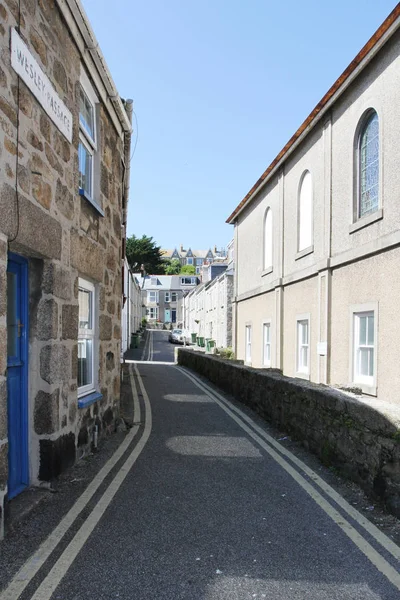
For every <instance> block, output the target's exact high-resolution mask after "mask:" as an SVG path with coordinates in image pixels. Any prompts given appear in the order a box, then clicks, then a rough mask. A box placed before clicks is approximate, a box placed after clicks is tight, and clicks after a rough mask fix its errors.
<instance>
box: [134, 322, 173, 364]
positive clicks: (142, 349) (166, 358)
mask: <svg viewBox="0 0 400 600" xmlns="http://www.w3.org/2000/svg"><path fill="white" fill-rule="evenodd" d="M169 333H170V332H169V331H165V330H162V329H147V331H146V335H145V338H144V340H143V341H142V343H141V344H140V346H139V348H135V349H133V350H128V352H127V354H126V357H125V358H126V359H127V360H128V361H129V360H134V361H140V362H159V363H164V362H165V363H173V362H174V360H175V358H174V357H175V348H176V344H170V343H169V342H168V336H169Z"/></svg>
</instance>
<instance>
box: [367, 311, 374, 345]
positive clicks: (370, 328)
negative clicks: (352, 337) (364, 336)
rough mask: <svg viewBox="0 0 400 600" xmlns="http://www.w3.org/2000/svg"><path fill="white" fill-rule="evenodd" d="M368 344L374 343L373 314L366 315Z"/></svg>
mask: <svg viewBox="0 0 400 600" xmlns="http://www.w3.org/2000/svg"><path fill="white" fill-rule="evenodd" d="M367 319H368V345H369V346H373V345H374V317H373V315H372V316H370V317H368V318H367Z"/></svg>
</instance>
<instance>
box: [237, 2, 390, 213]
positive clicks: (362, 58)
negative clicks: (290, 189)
mask: <svg viewBox="0 0 400 600" xmlns="http://www.w3.org/2000/svg"><path fill="white" fill-rule="evenodd" d="M399 17H400V2H399V3H398V4H397V5H396V7H395V8H394V9H393V10H392V12H391V13H390V14H389V16H388V17H387V18H386V19H385V21H384V22H383V23H382V25H380V27H379V28H378V29H377V30H376V31H375V33H374V34H373V35H372V36H371V38H370V39H369V40H368V42H367V43H366V44H365V45H364V46H363V47H362V49H361V50H360V52H359V53H358V54H357V56H356V57H355V58H354V59H353V60H352V61H351V63H350V64H349V65H348V66H347V67H346V69H345V70H344V71H343V73H342V74H341V75H340V76H339V77H338V78H337V79H336V81H335V83H334V84H333V85H332V86H331V87H330V88H329V90H328V91H327V93H326V94H325V95H324V96H323V98H322V99H321V100H320V101H319V102H318V104H317V105H316V106H315V108H314V109H313V110H312V111H311V113H310V114H309V115H308V117H307V118H306V119H305V121H303V123H302V124H301V125H300V127H299V128H298V129H297V131H296V132H295V133H294V134H293V135H292V137H291V138H290V140H289V141H288V142H287V144H286V145H285V146H284V147H283V148H282V150H281V151H280V152H279V154H278V155H277V156H276V157H275V158H274V160H273V161H272V162H271V164H270V165H269V166H268V167H267V169H266V170H265V171H264V173H263V174H262V175H261V177H259V178H258V180H257V181H256V183H255V184H254V185H253V187H252V188H251V189H250V191H249V192H248V193H247V194H246V196H245V197H244V198H243V200H242V201H241V202H240V203H239V204H238V206H237V207H236V208H235V210H234V211H233V212H232V213H231V215H230V216H229V217H228V218H227V220H226V223H228V224H233V223H234V222H235V220H236V218H237V217H238V216H239V214H240V213H241V212H242V210H244V208H246V207H247V206H248V205H249V204H250V202H251V201H252V200H253V198H254V197H255V195H256V194H257V193H258V192H259V191H260V190H261V188H262V187H263V186H264V185H265V184H266V183H267V182H268V181H269V179H270V176H272V175H273V174H274V173H275V171H276V169H277V168H279V167H280V166H281V164H282V162H284V160H285V159H287V158H288V156H289V155H290V153H291V152H293V151H294V150H295V148H296V147H297V146H298V145H299V144H300V143H301V141H302V140H303V138H304V137H306V136H307V135H308V133H309V132H310V131H311V130H312V129H313V127H314V126H315V125H316V124H317V123H318V121H319V120H320V119H321V118H322V116H323V115H324V114H325V112H326V111H327V110H328V109H329V108H330V106H331V104H333V103H334V102H335V101H336V100H337V99H338V98H339V96H340V95H341V94H342V93H343V92H344V91H345V89H346V88H347V87H348V85H350V83H351V82H352V81H353V79H355V77H357V76H358V74H359V73H360V71H362V69H364V68H365V66H366V65H367V64H368V62H369V61H370V60H371V59H372V58H373V56H375V54H376V53H377V52H378V51H379V49H380V48H381V47H382V46H383V45H384V44H385V43H386V42H387V40H388V39H389V38H390V37H391V36H392V35H393V33H394V31H396V29H397V28H398V27H399V25H400V19H399ZM396 21H398V22H397V23H396ZM391 28H393V31H390V30H391ZM352 75H353V78H352V79H350V78H351V76H352Z"/></svg>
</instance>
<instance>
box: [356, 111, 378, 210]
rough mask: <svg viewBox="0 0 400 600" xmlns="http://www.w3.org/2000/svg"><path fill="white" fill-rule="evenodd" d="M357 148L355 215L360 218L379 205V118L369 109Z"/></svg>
mask: <svg viewBox="0 0 400 600" xmlns="http://www.w3.org/2000/svg"><path fill="white" fill-rule="evenodd" d="M357 149H358V156H357V163H358V198H357V216H358V218H359V219H360V218H361V217H365V216H366V215H369V214H371V213H373V212H375V211H376V210H378V205H379V120H378V115H377V114H376V112H375V111H369V112H368V113H367V115H366V117H365V118H364V120H363V123H362V125H361V127H360V132H359V136H358V148H357Z"/></svg>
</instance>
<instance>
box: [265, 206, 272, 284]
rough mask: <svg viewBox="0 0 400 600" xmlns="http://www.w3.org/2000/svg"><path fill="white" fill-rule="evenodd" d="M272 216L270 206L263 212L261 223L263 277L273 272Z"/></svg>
mask: <svg viewBox="0 0 400 600" xmlns="http://www.w3.org/2000/svg"><path fill="white" fill-rule="evenodd" d="M273 233H274V229H273V215H272V209H271V207H270V206H268V208H267V209H266V211H265V214H264V221H263V275H267V274H268V273H272V270H273V238H274V235H273Z"/></svg>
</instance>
